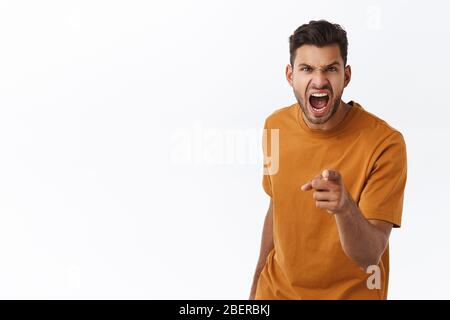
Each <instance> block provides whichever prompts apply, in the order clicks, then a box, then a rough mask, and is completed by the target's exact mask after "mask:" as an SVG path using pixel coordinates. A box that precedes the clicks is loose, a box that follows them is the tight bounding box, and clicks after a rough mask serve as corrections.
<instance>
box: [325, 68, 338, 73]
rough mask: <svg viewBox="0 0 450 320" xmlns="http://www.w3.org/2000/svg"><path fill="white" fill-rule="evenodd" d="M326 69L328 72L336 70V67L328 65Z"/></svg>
mask: <svg viewBox="0 0 450 320" xmlns="http://www.w3.org/2000/svg"><path fill="white" fill-rule="evenodd" d="M327 71H329V72H336V71H337V68H336V67H328V68H327Z"/></svg>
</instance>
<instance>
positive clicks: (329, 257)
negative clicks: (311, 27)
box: [255, 101, 407, 299]
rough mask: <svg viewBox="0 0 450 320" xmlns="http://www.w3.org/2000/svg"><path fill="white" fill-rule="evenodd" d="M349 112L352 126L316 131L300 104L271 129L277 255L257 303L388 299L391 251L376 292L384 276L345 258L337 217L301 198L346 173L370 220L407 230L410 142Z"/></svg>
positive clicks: (355, 110)
mask: <svg viewBox="0 0 450 320" xmlns="http://www.w3.org/2000/svg"><path fill="white" fill-rule="evenodd" d="M349 104H350V105H351V108H350V109H349V111H348V112H347V114H346V115H345V117H344V119H343V120H342V121H341V122H340V123H339V124H338V125H337V126H335V127H334V128H333V129H331V130H327V131H322V130H317V129H311V128H309V127H308V126H307V125H306V123H305V122H304V120H303V117H302V115H301V110H300V106H299V104H298V103H295V104H293V105H291V106H289V107H285V108H282V109H279V110H276V111H275V112H273V113H272V114H271V115H270V116H269V117H267V119H266V121H265V126H264V127H265V129H267V130H265V131H266V135H265V139H263V140H264V141H265V143H264V141H263V150H264V155H265V162H270V164H269V165H268V166H271V168H268V166H266V165H265V169H266V170H267V173H268V174H264V176H263V188H264V191H265V192H266V193H267V194H268V195H269V196H270V197H272V201H273V238H274V248H273V249H272V250H271V251H270V253H269V255H268V256H267V260H266V264H265V266H264V268H263V270H262V272H261V274H260V277H259V280H258V284H257V290H256V296H255V298H256V299H386V298H387V291H388V280H389V246H388V247H387V248H386V250H385V252H384V254H383V256H382V258H381V260H380V263H379V265H378V267H379V269H378V270H379V271H380V272H378V275H379V276H380V277H378V279H381V281H380V282H379V283H378V285H377V286H376V287H375V288H373V286H372V287H371V288H370V289H369V287H370V286H368V284H367V283H368V278H369V277H371V276H374V275H375V272H376V271H374V270H369V271H370V272H369V271H368V270H362V269H361V268H360V267H359V266H358V265H357V264H356V263H355V262H354V261H353V260H351V259H350V258H349V257H348V256H347V255H346V254H345V253H344V251H343V249H342V246H341V243H340V239H339V233H338V229H337V225H336V221H335V218H334V217H333V215H331V214H329V213H328V212H327V211H326V210H324V209H318V208H316V207H315V202H314V199H313V197H312V193H311V192H303V191H301V190H300V187H301V186H302V185H303V184H304V183H306V182H308V181H310V180H311V179H312V178H314V177H315V176H316V175H318V174H320V173H321V172H322V171H323V170H324V169H332V170H338V171H339V172H340V173H341V175H342V179H343V182H344V185H345V187H346V189H347V190H348V192H349V193H350V194H351V196H352V198H353V200H354V201H355V202H356V203H357V204H358V207H359V209H360V210H361V212H362V214H363V215H364V216H365V217H366V218H367V219H377V220H384V221H388V222H391V223H392V224H394V227H400V224H401V217H402V207H403V192H404V188H405V184H406V175H407V163H406V146H405V142H404V139H403V136H402V134H401V133H400V132H399V131H397V130H395V129H394V128H392V127H391V126H389V125H388V124H387V123H386V122H385V121H383V120H381V119H380V118H378V117H376V116H375V115H373V114H371V113H369V112H367V111H366V110H365V109H364V108H363V107H362V106H361V105H359V104H358V103H356V102H353V101H351V102H349ZM273 129H278V130H273ZM275 141H277V142H276V143H275ZM274 155H275V156H274ZM269 156H271V157H270V159H269ZM266 160H270V161H266ZM268 169H270V170H268ZM373 279H374V278H371V279H370V281H371V280H373ZM372 283H373V282H372ZM375 283H376V282H375ZM377 287H378V288H379V289H377Z"/></svg>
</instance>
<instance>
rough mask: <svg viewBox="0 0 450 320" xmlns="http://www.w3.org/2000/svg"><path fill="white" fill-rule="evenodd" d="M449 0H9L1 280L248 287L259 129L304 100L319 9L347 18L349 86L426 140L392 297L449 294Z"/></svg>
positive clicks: (396, 252)
mask: <svg viewBox="0 0 450 320" xmlns="http://www.w3.org/2000/svg"><path fill="white" fill-rule="evenodd" d="M449 9H450V7H449V5H448V4H447V2H445V1H421V2H419V1H406V0H403V1H366V2H364V1H356V0H355V1H319V2H317V1H276V2H275V1H270V2H269V1H238V0H235V1H181V0H180V1H79V0H77V1H0V298H7V299H9V298H41V299H48V298H62V299H66V298H75V299H77V298H87V299H90V298H105V299H109V298H124V299H132V298H136V299H246V298H247V297H248V293H249V290H250V285H251V281H252V277H253V272H254V269H255V266H256V262H257V258H258V254H259V245H260V237H261V231H262V224H263V219H264V216H265V213H266V210H267V206H268V202H269V199H268V197H267V195H266V194H265V193H264V191H263V189H262V186H261V179H262V162H261V157H260V153H262V150H261V145H260V142H261V136H260V135H259V131H258V130H260V129H261V128H262V125H263V122H264V119H265V117H267V116H268V115H269V114H270V113H271V112H272V111H274V110H275V109H278V108H281V107H284V106H287V105H290V104H291V103H294V102H295V100H294V96H293V94H292V92H291V89H290V87H289V86H288V84H287V82H286V81H285V78H284V68H285V66H286V64H287V63H288V58H289V55H288V37H289V35H290V34H291V33H292V32H293V31H294V30H295V29H296V28H297V27H298V26H299V25H300V24H303V23H305V22H308V21H309V20H312V19H318V18H325V19H328V20H330V21H332V22H337V23H340V24H341V25H342V26H344V28H345V29H346V30H347V32H348V38H349V57H348V62H349V64H350V65H351V66H352V68H353V69H352V70H353V78H352V82H351V83H350V85H349V87H348V89H347V90H346V91H345V94H344V100H345V101H348V100H355V101H357V102H359V103H360V104H362V105H363V107H364V108H365V109H367V110H368V111H370V112H372V113H374V114H376V115H378V116H379V117H381V118H383V119H385V120H386V121H388V123H390V124H391V125H392V126H394V127H395V128H397V129H399V130H400V131H401V132H402V133H403V134H404V136H405V140H406V143H407V148H408V182H407V188H406V193H405V204H404V213H403V225H402V228H400V229H395V230H393V232H392V236H391V241H390V247H391V277H390V288H389V298H391V299H412V298H414V299H416V298H419V299H422V298H423V299H430V298H438V299H444V298H447V299H448V298H450V293H449V292H448V288H449V286H450V279H449V277H448V265H449V262H450V260H449V255H448V244H449V240H450V232H449V224H450V212H449V205H448V198H449V196H448V181H449V180H450V173H449V172H450V170H449V167H448V164H449V163H450V153H449V150H448V148H449V144H450V143H449V142H450V128H449V126H448V121H449V119H448V118H449V116H450V111H449V108H450V105H449V102H448V101H449V98H448V96H449V95H448V94H449V89H448V87H449V74H450V67H449V63H448V57H449V56H450V47H449V45H448V39H449V38H450V30H449V27H448V26H447V22H448V16H447V13H448V11H449ZM227 137H228V138H227ZM223 141H228V142H223ZM246 151H250V152H249V153H247V154H246V153H245V152H246ZM299 183H300V182H299Z"/></svg>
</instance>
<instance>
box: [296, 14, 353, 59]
mask: <svg viewBox="0 0 450 320" xmlns="http://www.w3.org/2000/svg"><path fill="white" fill-rule="evenodd" d="M304 44H310V45H314V46H317V47H324V46H326V45H330V44H338V45H339V49H340V51H341V57H342V60H344V66H345V65H346V64H347V47H348V41H347V32H345V30H344V29H343V28H342V27H341V26H340V25H338V24H335V23H330V22H328V21H326V20H319V21H314V20H313V21H310V22H309V23H305V24H303V25H301V26H300V27H298V28H297V30H295V31H294V34H293V35H291V36H290V37H289V52H290V62H291V65H292V66H293V64H294V59H295V50H297V48H299V47H301V46H302V45H304Z"/></svg>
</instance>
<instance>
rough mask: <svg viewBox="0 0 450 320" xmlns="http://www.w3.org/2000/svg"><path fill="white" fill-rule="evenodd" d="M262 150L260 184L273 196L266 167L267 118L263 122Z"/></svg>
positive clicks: (268, 163) (268, 137) (267, 145)
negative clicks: (261, 177)
mask: <svg viewBox="0 0 450 320" xmlns="http://www.w3.org/2000/svg"><path fill="white" fill-rule="evenodd" d="M262 150H263V162H264V163H263V170H262V171H263V179H262V185H263V189H264V191H265V192H266V193H267V195H269V196H270V197H273V193H272V182H271V180H270V174H269V170H268V167H269V166H270V157H269V154H268V151H269V150H270V129H269V128H268V126H267V119H266V121H265V122H264V130H263V135H262Z"/></svg>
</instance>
